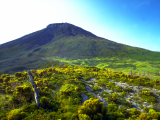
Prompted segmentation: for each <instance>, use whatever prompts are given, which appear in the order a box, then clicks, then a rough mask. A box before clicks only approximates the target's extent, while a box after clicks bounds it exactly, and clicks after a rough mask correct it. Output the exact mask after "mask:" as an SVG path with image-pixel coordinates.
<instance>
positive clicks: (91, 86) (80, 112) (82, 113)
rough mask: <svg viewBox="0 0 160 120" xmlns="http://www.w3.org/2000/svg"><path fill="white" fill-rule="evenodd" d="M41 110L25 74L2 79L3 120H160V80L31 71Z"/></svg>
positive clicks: (73, 69)
mask: <svg viewBox="0 0 160 120" xmlns="http://www.w3.org/2000/svg"><path fill="white" fill-rule="evenodd" d="M31 72H32V74H33V76H34V83H35V84H36V86H37V89H38V91H39V94H40V96H39V101H40V108H38V107H37V105H36V103H35V101H34V90H33V88H32V86H31V84H30V80H29V75H28V73H27V72H26V71H23V72H16V73H15V74H14V75H8V74H3V75H1V77H0V91H1V92H0V118H1V120H20V119H21V120H38V119H41V120H58V119H61V120H106V119H107V120H117V119H123V120H124V119H126V120H132V119H137V120H146V119H147V120H151V119H157V120H158V119H160V110H159V102H160V98H159V95H160V81H159V80H157V79H154V80H150V79H149V78H148V77H145V78H144V77H141V76H137V75H133V76H131V75H129V74H125V73H122V72H118V73H117V72H115V71H112V70H108V71H107V70H106V69H99V68H96V67H80V66H67V65H63V66H61V67H54V68H52V67H51V68H46V69H38V70H31Z"/></svg>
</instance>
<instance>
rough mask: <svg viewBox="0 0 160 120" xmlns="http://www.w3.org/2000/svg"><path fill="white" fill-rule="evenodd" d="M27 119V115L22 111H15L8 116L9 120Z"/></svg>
mask: <svg viewBox="0 0 160 120" xmlns="http://www.w3.org/2000/svg"><path fill="white" fill-rule="evenodd" d="M25 117H26V113H25V112H22V110H21V109H14V110H11V111H10V112H9V114H8V115H7V119H8V120H21V119H23V118H25Z"/></svg>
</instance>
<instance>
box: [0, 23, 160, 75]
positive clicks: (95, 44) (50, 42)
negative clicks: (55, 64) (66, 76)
mask: <svg viewBox="0 0 160 120" xmlns="http://www.w3.org/2000/svg"><path fill="white" fill-rule="evenodd" d="M55 56H58V57H61V58H68V59H82V58H94V57H124V58H125V57H127V58H132V59H141V60H146V59H148V60H149V59H151V58H152V57H154V58H155V59H156V58H157V59H159V56H160V53H158V52H151V51H149V50H145V49H141V48H135V47H131V46H127V45H123V44H119V43H116V42H113V41H110V40H107V39H104V38H100V37H98V36H96V35H94V34H92V33H91V32H88V31H86V30H84V29H82V28H80V27H77V26H75V25H72V24H69V23H55V24H49V25H48V26H47V27H46V28H44V29H42V30H39V31H36V32H34V33H31V34H28V35H25V36H23V37H21V38H18V39H16V40H13V41H11V42H8V43H5V44H2V45H0V65H1V67H0V72H1V73H12V72H15V71H18V70H26V69H36V68H38V67H40V66H41V65H42V64H43V62H45V61H46V58H48V57H50V58H51V57H52V58H53V57H55ZM137 56H140V57H137Z"/></svg>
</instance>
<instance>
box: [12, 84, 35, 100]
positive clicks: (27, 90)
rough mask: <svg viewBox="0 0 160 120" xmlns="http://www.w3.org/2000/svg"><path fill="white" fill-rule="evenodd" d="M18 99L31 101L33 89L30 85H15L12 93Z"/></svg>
mask: <svg viewBox="0 0 160 120" xmlns="http://www.w3.org/2000/svg"><path fill="white" fill-rule="evenodd" d="M13 94H14V95H15V96H16V97H17V98H18V100H19V101H21V102H25V101H27V102H31V99H33V91H32V88H31V87H30V86H27V85H23V86H17V87H16V88H15V90H14V93H13Z"/></svg>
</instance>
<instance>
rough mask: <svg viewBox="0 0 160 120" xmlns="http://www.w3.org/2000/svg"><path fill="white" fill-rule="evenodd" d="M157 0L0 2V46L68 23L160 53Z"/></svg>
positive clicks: (3, 0) (158, 1)
mask: <svg viewBox="0 0 160 120" xmlns="http://www.w3.org/2000/svg"><path fill="white" fill-rule="evenodd" d="M159 5H160V0H1V1H0V16H1V17H0V18H1V20H0V33H1V34H0V44H2V43H5V42H8V41H11V40H14V39H16V38H19V37H21V36H24V35H26V34H29V33H32V32H34V31H37V30H40V29H43V28H45V27H46V26H47V25H48V24H51V23H62V22H68V23H71V24H74V25H76V26H79V27H82V28H83V29H85V30H88V31H90V32H92V33H93V34H95V35H97V36H100V37H103V38H106V39H109V40H112V41H115V42H118V43H122V44H127V45H130V46H135V47H141V48H145V49H149V50H152V51H160V47H159V45H160V12H159V11H160V7H159Z"/></svg>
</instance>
